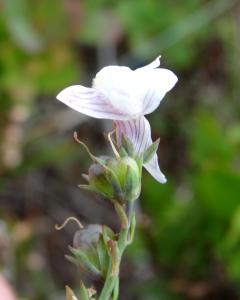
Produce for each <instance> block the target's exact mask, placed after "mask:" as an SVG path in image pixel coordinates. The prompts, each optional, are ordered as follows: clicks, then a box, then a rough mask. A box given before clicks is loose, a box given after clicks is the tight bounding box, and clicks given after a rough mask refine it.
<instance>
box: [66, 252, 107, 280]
mask: <svg viewBox="0 0 240 300" xmlns="http://www.w3.org/2000/svg"><path fill="white" fill-rule="evenodd" d="M69 250H70V251H71V253H72V254H73V255H74V258H75V259H76V261H77V262H78V264H79V265H80V266H81V267H82V268H83V269H84V270H85V271H86V272H88V273H90V274H92V275H94V276H101V272H100V270H99V269H98V268H97V267H96V266H95V265H94V262H92V261H91V260H90V258H89V257H88V256H87V255H86V254H85V253H84V252H83V251H82V250H80V249H74V248H72V247H71V246H69Z"/></svg>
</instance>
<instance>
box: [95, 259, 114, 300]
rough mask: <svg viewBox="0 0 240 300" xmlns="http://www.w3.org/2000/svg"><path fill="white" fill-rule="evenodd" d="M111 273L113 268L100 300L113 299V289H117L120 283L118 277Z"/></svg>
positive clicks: (110, 270)
mask: <svg viewBox="0 0 240 300" xmlns="http://www.w3.org/2000/svg"><path fill="white" fill-rule="evenodd" d="M110 265H111V264H110ZM111 273H112V268H111V266H110V269H109V272H108V275H107V278H106V281H105V284H104V287H103V289H102V292H101V295H100V297H99V299H98V300H109V299H110V297H111V294H112V292H113V289H114V288H115V285H116V284H117V281H118V275H114V276H113V275H112V274H111Z"/></svg>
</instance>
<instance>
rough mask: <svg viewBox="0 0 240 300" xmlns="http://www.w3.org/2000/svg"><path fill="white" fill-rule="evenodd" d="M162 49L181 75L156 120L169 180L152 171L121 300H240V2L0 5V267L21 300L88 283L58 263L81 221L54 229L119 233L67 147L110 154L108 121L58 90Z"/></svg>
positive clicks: (23, 0)
mask: <svg viewBox="0 0 240 300" xmlns="http://www.w3.org/2000/svg"><path fill="white" fill-rule="evenodd" d="M159 54H161V55H162V60H161V63H162V66H164V67H166V68H169V69H171V70H173V71H174V72H175V73H176V74H177V75H178V77H179V82H178V84H177V86H176V87H175V89H174V90H173V91H172V92H170V93H169V94H168V95H167V96H166V97H165V99H164V101H163V102H162V103H161V105H160V107H159V109H158V110H157V111H155V112H154V113H153V114H152V115H151V116H149V119H150V122H151V124H152V134H153V139H156V138H157V137H159V136H160V137H161V143H160V149H159V158H160V165H161V169H162V171H163V172H164V173H165V174H166V176H167V178H168V182H167V184H165V185H160V184H158V183H157V182H155V181H154V179H153V178H151V177H150V176H149V175H148V174H147V173H144V177H143V192H142V196H141V199H140V200H139V203H138V212H139V213H138V230H137V235H136V240H135V243H134V244H133V245H132V246H131V248H129V250H128V251H127V254H126V256H125V259H124V262H123V266H122V271H121V297H120V299H122V300H123V299H124V300H146V299H147V300H159V299H164V300H175V299H179V300H181V299H190V300H199V299H200V300H203V299H207V300H210V299H214V300H222V299H227V300H231V299H240V287H239V286H240V171H239V170H240V152H239V150H240V118H239V117H240V102H239V99H240V89H239V78H240V59H239V54H240V2H239V0H235V1H234V0H209V1H207V0H185V1H176V0H169V1H163V0H148V1H146V0H131V1H130V0H121V1H117V0H86V1H81V0H51V1H47V0H34V1H30V0H5V1H4V0H2V1H0V153H1V155H0V271H1V273H2V274H3V275H4V276H5V277H6V278H7V279H8V280H9V281H10V282H11V284H12V286H13V287H14V289H15V290H16V293H17V295H18V297H19V299H29V300H45V299H46V300H47V299H51V300H55V299H58V300H60V299H64V285H65V284H69V285H70V286H72V287H75V288H76V287H77V286H78V284H79V278H82V276H83V275H82V274H79V273H78V271H77V270H76V268H75V267H74V266H72V265H71V264H70V263H69V262H67V261H66V260H65V258H64V254H66V253H68V248H67V246H68V244H71V243H72V237H73V234H74V232H75V231H76V229H77V228H76V226H75V225H69V226H68V227H66V228H65V229H64V230H63V231H61V232H56V231H55V230H54V224H55V223H60V222H62V221H63V220H64V219H65V218H66V217H68V216H70V215H74V216H76V217H78V218H79V219H80V220H81V221H82V222H83V223H84V224H89V223H100V224H102V223H106V224H109V225H110V226H111V227H112V228H114V229H117V228H118V224H116V221H115V220H116V216H115V215H114V211H113V208H112V207H111V205H110V203H108V202H107V201H106V200H104V199H99V198H98V197H96V196H92V195H90V194H88V193H83V192H82V191H81V190H79V189H78V188H77V184H78V183H80V182H82V179H81V173H83V172H86V170H87V167H88V165H89V163H90V160H89V158H88V157H87V155H86V154H85V151H84V150H83V149H82V148H80V147H79V145H77V144H76V143H75V142H74V140H73V138H72V133H73V131H75V130H77V131H78V132H79V136H80V137H81V139H82V140H84V141H85V142H86V143H87V144H88V145H89V146H90V147H91V149H92V151H93V152H95V153H96V154H103V153H107V152H109V149H108V148H106V145H107V143H106V141H105V140H104V137H103V135H102V132H103V131H105V132H106V131H108V130H109V129H110V128H111V122H107V121H100V120H94V119H89V118H87V117H86V116H83V115H80V114H78V113H76V112H74V111H71V110H70V109H67V108H66V107H65V106H64V105H62V104H61V103H59V102H58V101H57V100H56V99H55V96H56V94H57V93H58V92H59V91H60V90H62V89H63V88H64V87H66V86H68V85H72V84H78V83H81V84H84V85H89V86H90V85H91V79H92V78H93V77H94V74H95V73H96V72H97V70H99V69H100V68H101V67H102V66H104V65H108V64H116V63H117V64H122V65H128V66H130V67H132V68H136V67H140V66H142V65H144V64H147V63H149V62H151V61H152V60H153V59H154V58H155V57H156V56H157V55H159ZM85 279H86V280H87V281H88V283H89V284H91V280H90V279H89V278H85ZM95 284H96V285H98V286H101V283H99V282H95ZM1 300H2V299H1Z"/></svg>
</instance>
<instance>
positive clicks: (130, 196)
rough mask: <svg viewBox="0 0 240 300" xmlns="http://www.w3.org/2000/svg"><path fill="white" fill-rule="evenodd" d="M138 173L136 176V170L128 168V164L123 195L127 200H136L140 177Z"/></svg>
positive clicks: (139, 187) (139, 189)
mask: <svg viewBox="0 0 240 300" xmlns="http://www.w3.org/2000/svg"><path fill="white" fill-rule="evenodd" d="M139 175H140V174H139ZM139 175H138V176H137V173H136V171H135V170H133V169H132V168H130V167H129V166H128V167H127V174H126V180H125V187H124V191H125V197H126V199H127V200H129V201H134V200H136V199H137V198H138V197H139V195H140V192H141V182H140V180H141V178H140V176H139Z"/></svg>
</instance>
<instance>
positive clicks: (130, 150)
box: [122, 134, 134, 157]
mask: <svg viewBox="0 0 240 300" xmlns="http://www.w3.org/2000/svg"><path fill="white" fill-rule="evenodd" d="M122 147H123V148H124V149H125V151H126V152H127V154H128V155H129V156H130V157H133V156H134V146H133V143H132V142H131V140H130V139H129V138H128V137H127V136H126V135H125V134H123V135H122Z"/></svg>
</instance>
